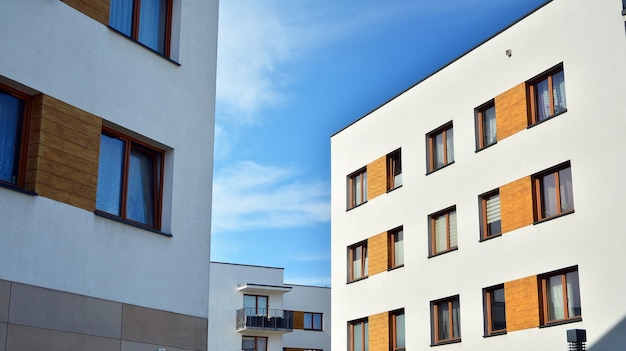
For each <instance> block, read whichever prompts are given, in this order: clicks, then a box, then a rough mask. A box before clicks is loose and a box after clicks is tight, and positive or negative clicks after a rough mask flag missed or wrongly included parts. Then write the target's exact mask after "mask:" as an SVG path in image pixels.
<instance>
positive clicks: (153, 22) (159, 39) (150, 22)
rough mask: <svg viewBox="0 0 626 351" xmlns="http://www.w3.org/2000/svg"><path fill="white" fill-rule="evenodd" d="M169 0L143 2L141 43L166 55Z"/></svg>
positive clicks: (140, 15)
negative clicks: (166, 25) (166, 23)
mask: <svg viewBox="0 0 626 351" xmlns="http://www.w3.org/2000/svg"><path fill="white" fill-rule="evenodd" d="M166 13H167V0H141V6H140V11H139V38H138V40H139V42H140V43H142V44H144V45H146V46H148V47H149V48H151V49H153V50H156V51H158V52H160V53H162V54H163V53H164V48H165V46H164V43H165V22H166Z"/></svg>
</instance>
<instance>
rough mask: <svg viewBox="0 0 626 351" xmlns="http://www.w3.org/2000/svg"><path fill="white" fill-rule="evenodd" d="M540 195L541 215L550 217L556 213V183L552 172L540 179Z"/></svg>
mask: <svg viewBox="0 0 626 351" xmlns="http://www.w3.org/2000/svg"><path fill="white" fill-rule="evenodd" d="M541 196H542V202H543V203H542V205H543V206H542V207H543V208H542V209H543V217H544V218H547V217H551V216H554V215H556V214H557V211H556V201H557V199H556V183H555V176H554V173H550V174H548V175H546V176H544V177H543V178H542V180H541Z"/></svg>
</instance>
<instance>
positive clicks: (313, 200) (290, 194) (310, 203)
mask: <svg viewBox="0 0 626 351" xmlns="http://www.w3.org/2000/svg"><path fill="white" fill-rule="evenodd" d="M298 176H300V174H298V172H297V171H295V170H292V169H285V168H279V167H272V166H264V165H260V164H257V163H255V162H252V161H242V162H238V163H235V164H233V165H230V166H228V167H225V168H223V169H221V170H220V171H219V172H218V173H217V174H216V175H215V179H214V183H213V196H214V197H213V198H214V201H213V232H214V233H220V232H228V231H244V230H251V229H268V228H292V227H304V226H308V225H312V224H316V223H321V222H326V221H328V220H329V219H330V190H329V185H328V184H325V183H324V182H321V181H304V180H302V178H298ZM298 179H299V180H298Z"/></svg>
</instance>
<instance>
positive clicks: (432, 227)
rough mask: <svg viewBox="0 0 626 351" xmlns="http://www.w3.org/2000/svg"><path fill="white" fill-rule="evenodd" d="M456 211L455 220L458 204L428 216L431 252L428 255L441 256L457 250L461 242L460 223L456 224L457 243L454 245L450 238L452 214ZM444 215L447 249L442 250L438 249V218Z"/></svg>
mask: <svg viewBox="0 0 626 351" xmlns="http://www.w3.org/2000/svg"><path fill="white" fill-rule="evenodd" d="M452 213H454V215H455V221H457V217H456V205H453V206H450V207H448V208H446V209H443V210H441V211H437V212H435V213H432V214H430V215H429V216H428V226H429V227H428V233H429V234H428V239H429V245H428V248H429V252H428V254H429V255H428V257H434V256H439V255H442V254H445V253H447V252H450V251H454V250H457V249H458V248H459V246H458V245H459V243H458V223H457V225H456V228H455V229H456V233H455V234H456V238H457V240H456V241H457V242H456V244H455V245H452V240H451V239H450V233H451V230H450V215H451V214H452ZM442 216H446V249H445V250H442V251H439V252H438V251H437V224H436V223H437V219H439V218H441V217H442Z"/></svg>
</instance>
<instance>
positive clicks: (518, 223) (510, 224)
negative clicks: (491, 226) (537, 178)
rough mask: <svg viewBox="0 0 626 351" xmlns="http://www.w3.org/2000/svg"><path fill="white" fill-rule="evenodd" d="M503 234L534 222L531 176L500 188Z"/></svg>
mask: <svg viewBox="0 0 626 351" xmlns="http://www.w3.org/2000/svg"><path fill="white" fill-rule="evenodd" d="M500 213H501V217H502V219H501V220H502V233H506V232H510V231H512V230H515V229H518V228H521V227H525V226H527V225H530V224H532V223H533V222H534V215H533V191H532V179H531V177H530V176H528V177H524V178H522V179H518V180H516V181H513V182H511V183H508V184H506V185H503V186H501V187H500Z"/></svg>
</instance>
